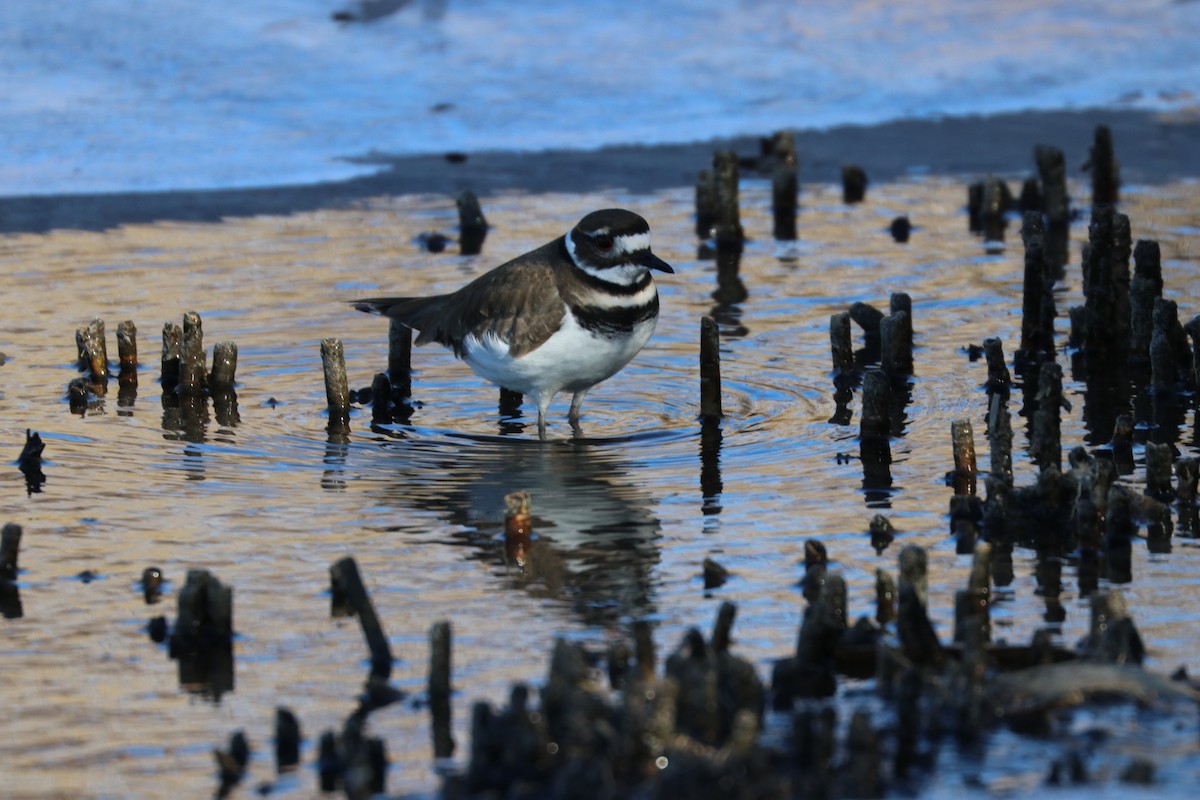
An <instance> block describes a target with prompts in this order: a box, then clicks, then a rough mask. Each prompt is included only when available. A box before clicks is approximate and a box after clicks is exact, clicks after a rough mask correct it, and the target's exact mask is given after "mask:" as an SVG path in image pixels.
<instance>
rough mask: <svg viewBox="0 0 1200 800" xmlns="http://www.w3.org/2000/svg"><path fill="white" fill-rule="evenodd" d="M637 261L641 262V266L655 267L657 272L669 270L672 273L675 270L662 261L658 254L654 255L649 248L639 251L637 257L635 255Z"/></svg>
mask: <svg viewBox="0 0 1200 800" xmlns="http://www.w3.org/2000/svg"><path fill="white" fill-rule="evenodd" d="M637 262H638V263H639V264H641V265H642V266H643V267H648V268H650V269H656V270H658V271H659V272H670V273H672V274H674V272H675V270H673V269H671V265H670V264H668V263H667V262H665V261H663V260H662V259H661V258H659V257H658V256H656V255H654V253H651V252H650V251H649V250H647V251H645V252H644V253H639V254H638V257H637Z"/></svg>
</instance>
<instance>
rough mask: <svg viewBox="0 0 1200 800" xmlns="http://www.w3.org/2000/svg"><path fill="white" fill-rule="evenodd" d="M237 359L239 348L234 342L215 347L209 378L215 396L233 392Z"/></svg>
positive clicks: (217, 344)
mask: <svg viewBox="0 0 1200 800" xmlns="http://www.w3.org/2000/svg"><path fill="white" fill-rule="evenodd" d="M237 357H238V348H237V344H235V343H234V342H230V341H224V342H217V343H216V344H214V345H213V359H212V372H211V373H210V374H209V376H208V385H209V388H210V389H211V390H212V392H213V393H214V394H220V393H222V392H232V391H233V383H234V376H235V373H236V372H237Z"/></svg>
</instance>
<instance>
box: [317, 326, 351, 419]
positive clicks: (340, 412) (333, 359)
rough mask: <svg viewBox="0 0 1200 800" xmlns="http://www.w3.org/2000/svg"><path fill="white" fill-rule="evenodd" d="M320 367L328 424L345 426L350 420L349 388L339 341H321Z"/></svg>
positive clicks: (344, 358) (343, 355) (340, 341)
mask: <svg viewBox="0 0 1200 800" xmlns="http://www.w3.org/2000/svg"><path fill="white" fill-rule="evenodd" d="M321 366H322V367H323V368H324V370H325V399H326V401H327V402H328V403H329V424H330V425H334V424H335V423H340V424H345V423H347V422H349V420H350V387H349V385H348V383H347V381H346V357H345V354H344V353H343V352H342V340H341V339H333V338H330V339H322V340H321Z"/></svg>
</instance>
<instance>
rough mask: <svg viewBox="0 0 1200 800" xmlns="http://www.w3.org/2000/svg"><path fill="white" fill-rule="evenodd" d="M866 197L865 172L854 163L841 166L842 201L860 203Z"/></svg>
mask: <svg viewBox="0 0 1200 800" xmlns="http://www.w3.org/2000/svg"><path fill="white" fill-rule="evenodd" d="M866 197H867V173H866V172H864V171H863V168H862V167H860V166H857V165H855V164H846V165H844V166H843V167H842V202H843V203H845V204H846V205H851V204H853V203H861V202H862V201H863V200H865V199H866Z"/></svg>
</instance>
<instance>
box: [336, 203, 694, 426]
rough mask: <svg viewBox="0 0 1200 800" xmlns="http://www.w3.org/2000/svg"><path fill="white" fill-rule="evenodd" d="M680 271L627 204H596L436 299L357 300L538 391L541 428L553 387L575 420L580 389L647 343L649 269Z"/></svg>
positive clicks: (652, 307)
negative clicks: (557, 232) (570, 224)
mask: <svg viewBox="0 0 1200 800" xmlns="http://www.w3.org/2000/svg"><path fill="white" fill-rule="evenodd" d="M652 269H657V270H660V271H662V272H674V271H675V270H673V269H671V265H670V264H668V263H667V262H665V261H663V260H662V259H661V258H659V257H658V256H656V255H654V253H652V252H650V226H649V225H647V224H646V220H644V219H642V218H641V217H639V216H638V215H637V214H634V213H633V212H631V211H625V210H623V209H619V208H611V209H605V210H603V211H594V212H592V213H591V214H588V215H587V216H586V217H584V218H583V219H581V220H580V221H579V224H578V225H576V226H575V227H574V228H572V229H571V230H570V231H568V232H567V233H566V235H564V236H560V237H558V238H557V239H555V240H554V241H552V242H549V243H547V244H544V245H542V246H541V247H539V248H537V249H536V250H532V251H530V252H528V253H526V254H524V255H522V256H518V257H517V258H514V259H513V260H512V261H509V262H507V263H505V264H501V265H500V266H498V267H496V268H495V269H493V270H491V271H490V272H487V273H485V274H483V275H481V276H479V277H478V278H476V279H475V280H473V281H471V282H470V283H468V284H467V285H466V286H464V287H462V288H461V289H459V290H458V291H456V292H451V293H450V294H443V295H437V296H434V297H378V298H370V299H366V300H355V301H353V305H354V307H355V308H357V309H358V310H359V311H366V312H369V313H374V314H382V315H384V316H387V317H393V318H395V319H397V320H399V321H400V322H402V323H404V324H405V325H407V326H409V327H411V328H413V329H415V330H417V331H419V332H420V335H419V336H417V338H416V343H417V344H425V343H427V342H437V343H438V344H442V345H445V346H446V347H449V348H450V349H451V350H453V351H454V355H456V356H458V357H459V358H461V359H462V360H464V361H466V362H467V364H468V366H470V367H471V369H472V370H474V371H475V373H476V374H477V375H479V376H481V377H483V378H485V379H487V380H489V381H491V382H492V383H494V384H496V385H497V386H500V387H502V388H504V389H508V390H509V391H512V392H519V393H521V394H523V395H527V396H529V397H532V398H533V399H534V401H535V402H536V403H537V409H538V436H539V437H541V438H543V439H544V438H546V411H547V409H548V408H549V406H550V401H551V399H552V398H553V397H554V395H555V394H557V393H558V392H562V391H567V392H571V393H572V397H571V410H570V413H569V414H568V416H567V419H568V420H569V421H570V423H571V426H572V428H575V427H577V426H578V423H579V409H580V406H581V405H582V404H583V398H584V395H586V394H587V392H588V390H589V389H591V388H592V387H593V386H595V385H596V384H597V383H600V381H602V380H604V379H606V378H610V377H612V376H613V375H615V374H616V373H617V372H618V371H619V370H620V369H621V368H622V367H624V366H625V365H626V364H628V363H629V361H630V359H632V358H633V357H634V356H635V355H637V352H638V351H639V350H641V349H642V347H643V346H644V345H645V344H646V341H647V340H648V339H649V338H650V334H652V333H653V332H654V326H655V323H656V322H657V321H658V290H657V289H655V287H654V280H653V279H652V278H651V277H650V270H652Z"/></svg>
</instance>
